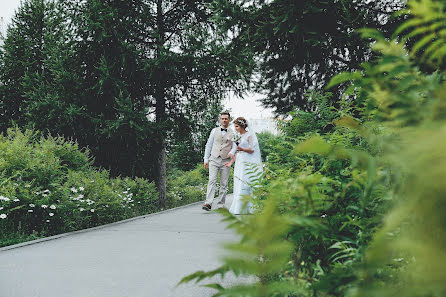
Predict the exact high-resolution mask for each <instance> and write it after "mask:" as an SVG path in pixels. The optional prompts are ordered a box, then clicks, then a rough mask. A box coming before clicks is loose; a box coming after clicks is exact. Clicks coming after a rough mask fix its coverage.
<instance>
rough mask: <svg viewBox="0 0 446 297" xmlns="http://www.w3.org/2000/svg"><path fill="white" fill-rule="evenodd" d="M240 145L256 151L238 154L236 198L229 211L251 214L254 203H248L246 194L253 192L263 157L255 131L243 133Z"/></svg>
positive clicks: (235, 171) (235, 167)
mask: <svg viewBox="0 0 446 297" xmlns="http://www.w3.org/2000/svg"><path fill="white" fill-rule="evenodd" d="M248 129H249V128H248ZM239 146H240V147H242V148H250V149H252V150H254V152H253V153H252V154H250V153H248V152H244V151H238V152H237V154H236V159H235V166H234V193H233V197H234V198H233V200H232V204H231V208H230V209H229V212H231V213H232V214H250V213H253V211H254V209H253V205H252V203H251V202H248V203H247V204H246V202H245V201H244V196H245V195H251V194H252V183H253V181H255V180H256V179H257V178H258V176H259V173H261V171H262V158H261V154H260V148H259V142H258V140H257V136H256V135H255V133H254V132H248V131H247V132H246V133H245V134H243V135H242V137H241V139H240V143H239ZM245 204H246V205H245Z"/></svg>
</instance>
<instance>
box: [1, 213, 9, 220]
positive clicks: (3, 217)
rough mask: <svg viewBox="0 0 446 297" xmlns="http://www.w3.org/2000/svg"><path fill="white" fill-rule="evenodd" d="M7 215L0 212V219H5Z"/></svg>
mask: <svg viewBox="0 0 446 297" xmlns="http://www.w3.org/2000/svg"><path fill="white" fill-rule="evenodd" d="M7 217H8V216H7V215H6V214H4V213H2V214H0V219H2V220H4V219H6V218H7Z"/></svg>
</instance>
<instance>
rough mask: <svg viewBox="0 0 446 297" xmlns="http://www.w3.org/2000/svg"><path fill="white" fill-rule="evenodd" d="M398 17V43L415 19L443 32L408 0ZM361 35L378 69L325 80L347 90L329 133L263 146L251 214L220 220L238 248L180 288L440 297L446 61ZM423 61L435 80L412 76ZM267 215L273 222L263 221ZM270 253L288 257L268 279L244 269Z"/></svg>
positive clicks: (431, 4)
mask: <svg viewBox="0 0 446 297" xmlns="http://www.w3.org/2000/svg"><path fill="white" fill-rule="evenodd" d="M409 7H410V8H411V11H410V13H411V14H412V9H413V10H414V12H413V17H410V18H409V19H408V20H407V22H406V23H404V24H403V25H402V29H400V31H399V32H403V31H404V32H405V33H404V34H405V36H417V34H418V31H417V30H418V27H417V28H415V27H414V26H415V24H416V23H415V22H414V21H413V20H414V19H419V20H423V21H419V24H420V25H421V26H420V27H419V28H422V30H426V28H424V27H425V25H426V24H428V25H432V26H433V27H430V30H436V28H434V27H438V28H442V27H443V26H444V15H443V12H444V6H443V4H442V2H440V1H415V0H414V1H409ZM434 11H435V12H436V14H434V13H433V12H434ZM440 12H441V13H440ZM426 20H429V21H426ZM429 22H430V23H429ZM437 22H438V23H441V25H439V24H437ZM428 25H426V26H428ZM405 30H407V31H409V32H406V31H405ZM419 32H426V31H419ZM361 33H362V34H363V36H364V37H366V38H368V39H369V40H370V39H372V40H373V41H374V42H373V43H372V49H373V50H374V51H375V52H376V56H377V58H376V59H374V60H373V61H371V62H369V63H363V64H362V67H361V68H362V69H361V70H360V71H358V72H354V73H349V74H346V73H342V74H339V75H338V76H336V77H334V78H333V79H332V81H331V83H330V85H339V84H342V83H347V84H348V83H350V82H351V86H349V87H348V88H347V90H346V94H345V96H344V97H343V98H342V99H341V101H340V104H339V106H340V109H339V110H337V111H336V113H335V114H336V115H337V116H336V118H335V120H334V121H333V122H332V123H333V124H334V125H335V127H334V128H333V129H330V130H328V131H321V130H319V127H321V126H323V125H325V124H326V121H324V120H322V121H321V123H320V125H321V126H319V127H318V126H317V125H313V126H312V127H311V128H312V129H313V130H311V129H308V130H305V128H306V127H305V125H303V124H302V122H300V120H301V119H297V120H296V119H293V120H292V121H291V122H290V123H289V124H288V126H286V125H285V127H291V128H294V127H296V128H295V129H288V130H286V129H284V130H285V131H286V132H287V135H286V138H285V139H284V137H283V136H279V137H278V139H281V142H279V143H277V144H276V145H274V146H273V147H268V146H266V148H267V150H268V161H267V162H266V165H267V166H266V168H265V177H266V178H265V179H264V180H263V181H262V183H263V186H262V187H261V188H257V189H256V191H255V193H254V195H253V197H251V199H253V201H255V202H256V205H257V206H258V207H259V211H258V212H257V213H256V214H254V215H253V216H248V217H241V218H240V220H238V219H236V218H234V217H232V216H230V215H228V214H226V215H225V220H227V221H228V222H229V227H231V228H233V229H235V231H236V232H237V233H238V234H240V235H241V236H242V239H241V241H240V242H239V243H237V244H234V245H229V250H230V251H233V250H234V249H233V248H235V250H236V252H233V253H232V254H231V255H230V256H229V257H228V258H229V260H228V259H223V263H224V264H223V266H222V267H220V268H218V269H216V270H213V271H210V272H203V271H202V272H197V273H195V274H193V275H191V276H189V277H186V278H185V279H183V281H190V280H198V281H201V280H203V279H205V278H207V277H211V276H213V275H215V274H223V275H224V274H225V273H227V272H228V271H232V272H234V273H235V274H236V275H237V273H243V274H244V275H250V276H253V277H254V278H253V280H252V282H251V283H250V284H249V285H246V286H245V287H242V286H236V287H233V288H223V287H221V286H219V285H218V284H212V285H210V286H211V287H212V288H215V289H216V290H217V293H216V295H215V296H404V297H415V296H444V295H445V293H446V286H445V284H446V274H445V272H446V269H445V268H444V267H443V263H444V262H445V260H446V258H445V253H444V246H445V240H444V238H446V237H445V230H446V226H445V223H444V218H443V212H444V207H445V205H446V204H445V203H444V193H445V192H446V189H445V187H444V182H443V180H444V179H445V177H446V176H445V175H446V170H445V168H446V167H445V162H444V160H446V155H445V154H446V153H445V152H446V147H445V141H444V139H445V135H444V131H445V123H446V113H445V111H444V108H445V104H444V98H446V97H445V95H446V84H445V80H444V72H442V66H443V63H444V57H445V56H446V55H443V54H442V53H441V50H439V51H438V52H437V54H438V55H440V56H439V59H429V54H427V55H426V56H424V57H423V56H422V55H418V54H413V55H410V54H409V52H412V53H418V52H419V50H420V49H421V48H423V47H422V46H420V42H426V41H425V40H424V41H423V40H421V39H420V41H417V42H412V43H411V42H410V40H409V39H407V38H406V39H405V38H403V39H401V40H402V41H398V40H389V39H386V38H384V37H383V35H382V34H381V33H379V32H378V31H376V30H374V29H364V30H361ZM397 33H398V32H397ZM420 34H421V33H420ZM436 38H437V39H435V40H432V42H433V43H435V42H437V41H438V42H437V44H442V43H444V42H446V40H444V37H442V35H441V34H437V35H436ZM440 39H441V40H440ZM403 42H406V43H403ZM426 46H427V45H426ZM430 54H432V53H430ZM426 61H429V63H431V66H432V67H433V68H434V69H435V70H437V71H436V72H435V73H433V74H432V73H424V72H423V71H422V70H421V69H423V67H422V66H424V65H425V63H426ZM352 98H353V99H354V100H356V102H355V104H356V106H354V107H352V105H351V104H349V100H351V99H352ZM301 116H303V118H305V116H307V115H302V114H301ZM293 122H294V123H293ZM310 126H311V123H310ZM268 143H274V142H273V141H272V140H271V139H268ZM274 203H275V205H276V208H273V209H277V213H276V214H274V215H273V216H271V217H268V213H270V212H271V210H272V209H271V204H274ZM258 220H264V221H262V223H259V221H258ZM290 221H291V222H298V224H295V225H293V224H290V225H287V226H288V228H286V229H281V228H279V230H281V231H276V230H274V229H273V227H271V224H277V225H278V226H281V225H282V224H286V223H287V222H290ZM254 227H257V228H254ZM274 234H276V235H277V237H274ZM259 236H264V237H265V238H268V239H270V240H269V241H268V244H266V246H265V245H261V247H262V248H259V245H258V244H256V241H255V240H256V238H258V237H259ZM276 244H291V246H292V247H293V248H292V251H291V252H290V253H288V252H285V253H281V251H280V249H277V254H276V255H281V256H283V257H284V258H280V257H279V259H280V260H283V262H280V261H277V262H275V261H274V260H272V263H280V264H278V267H269V268H267V269H265V270H263V271H260V272H259V271H258V270H255V269H250V268H252V267H256V266H261V264H262V260H263V259H264V258H262V255H263V254H264V251H265V250H267V249H268V247H275V246H276ZM240 251H242V252H241V253H240ZM248 251H249V252H250V253H248ZM259 259H261V260H260V261H259ZM272 259H274V257H273V258H272ZM279 266H280V267H279ZM265 271H267V274H266V275H268V277H264V276H265V273H264V272H265ZM245 288H248V289H245ZM252 288H257V289H258V288H272V289H271V291H268V290H266V291H263V290H254V289H252ZM235 292H236V293H235Z"/></svg>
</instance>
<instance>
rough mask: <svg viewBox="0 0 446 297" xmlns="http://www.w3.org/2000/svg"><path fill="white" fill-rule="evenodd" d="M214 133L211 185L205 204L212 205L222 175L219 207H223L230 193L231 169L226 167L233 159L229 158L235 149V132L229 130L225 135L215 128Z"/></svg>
mask: <svg viewBox="0 0 446 297" xmlns="http://www.w3.org/2000/svg"><path fill="white" fill-rule="evenodd" d="M212 133H213V143H212V149H211V153H210V157H209V183H208V187H207V194H206V201H205V203H206V204H209V205H212V202H213V201H214V195H215V188H216V184H217V176H218V173H220V190H219V198H218V206H219V207H222V206H224V204H225V200H226V194H227V193H228V179H229V173H230V172H231V168H230V167H226V166H225V163H226V162H229V161H231V158H230V157H229V156H228V154H229V153H231V150H232V149H233V142H232V136H233V132H232V131H231V130H230V129H228V131H227V132H226V133H225V134H224V135H223V133H222V131H221V128H220V127H218V128H215V129H214V130H213V132H212ZM208 144H209V140H208ZM205 160H206V157H205Z"/></svg>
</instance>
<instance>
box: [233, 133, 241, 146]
mask: <svg viewBox="0 0 446 297" xmlns="http://www.w3.org/2000/svg"><path fill="white" fill-rule="evenodd" d="M240 139H242V136H241V135H240V134H239V133H234V134H233V135H232V141H233V142H235V144H236V145H238V144H239V143H240Z"/></svg>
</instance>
